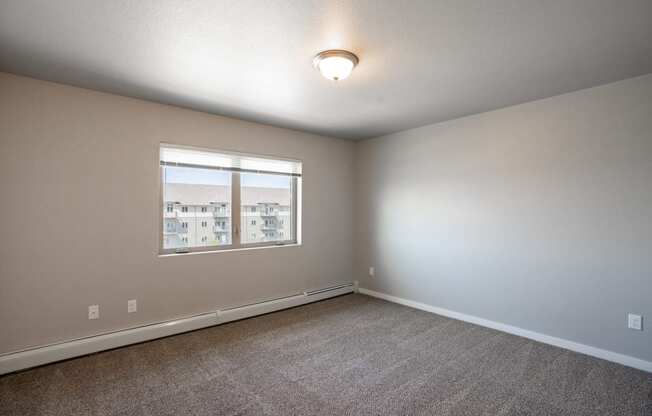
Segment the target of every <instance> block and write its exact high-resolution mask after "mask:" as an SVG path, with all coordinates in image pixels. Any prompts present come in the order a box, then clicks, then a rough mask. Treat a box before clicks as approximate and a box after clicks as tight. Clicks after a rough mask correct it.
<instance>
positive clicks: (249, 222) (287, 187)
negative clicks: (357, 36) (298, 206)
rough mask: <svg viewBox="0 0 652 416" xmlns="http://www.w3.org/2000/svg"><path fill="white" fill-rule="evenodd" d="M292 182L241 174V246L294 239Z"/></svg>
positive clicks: (264, 176)
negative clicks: (292, 237)
mask: <svg viewBox="0 0 652 416" xmlns="http://www.w3.org/2000/svg"><path fill="white" fill-rule="evenodd" d="M292 182H293V178H292V177H291V176H283V175H265V174H256V173H242V174H240V199H241V204H242V208H241V210H240V212H241V213H242V221H241V223H242V224H243V230H242V239H243V241H242V244H255V243H264V242H281V241H286V240H289V236H291V235H293V230H292V229H291V224H292V223H293V221H292V220H291V219H292V218H291V217H292V213H293V211H294V210H293V207H292V204H293V195H292V192H293V186H292ZM281 233H282V234H281Z"/></svg>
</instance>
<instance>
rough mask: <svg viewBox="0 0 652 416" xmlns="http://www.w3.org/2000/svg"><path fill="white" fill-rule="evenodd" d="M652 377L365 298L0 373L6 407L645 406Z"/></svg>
mask: <svg viewBox="0 0 652 416" xmlns="http://www.w3.org/2000/svg"><path fill="white" fill-rule="evenodd" d="M651 392H652V374H649V373H645V372H642V371H638V370H634V369H631V368H627V367H623V366H621V365H617V364H613V363H609V362H606V361H602V360H598V359H595V358H591V357H588V356H585V355H581V354H576V353H573V352H569V351H565V350H562V349H559V348H555V347H551V346H547V345H544V344H540V343H537V342H533V341H529V340H527V339H524V338H519V337H516V336H512V335H508V334H504V333H501V332H497V331H493V330H490V329H486V328H482V327H479V326H475V325H471V324H467V323H463V322H460V321H455V320H452V319H448V318H443V317H440V316H437V315H433V314H430V313H426V312H421V311H418V310H414V309H410V308H406V307H403V306H399V305H395V304H392V303H388V302H384V301H381V300H377V299H373V298H370V297H366V296H362V295H347V296H342V297H339V298H335V299H331V300H327V301H323V302H318V303H315V304H311V305H306V306H302V307H299V308H295V309H290V310H286V311H282V312H277V313H273V314H270V315H265V316H261V317H257V318H253V319H248V320H244V321H240V322H234V323H230V324H226V325H222V326H218V327H213V328H208V329H204V330H200V331H195V332H192V333H187V334H182V335H177V336H174V337H170V338H165V339H161V340H156V341H152V342H147V343H144V344H139V345H133V346H129V347H125V348H121V349H117V350H113V351H107V352H103V353H99V354H94V355H91V356H87V357H82V358H78V359H74V360H69V361H65V362H61V363H56V364H52V365H48V366H44V367H40V368H36V369H33V370H28V371H24V372H21V373H16V374H10V375H7V376H4V377H1V378H0V400H1V403H0V414H2V415H78V414H79V415H86V414H88V415H471V416H479V415H592V416H597V415H636V416H640V415H652V404H651V403H652V397H650V395H651Z"/></svg>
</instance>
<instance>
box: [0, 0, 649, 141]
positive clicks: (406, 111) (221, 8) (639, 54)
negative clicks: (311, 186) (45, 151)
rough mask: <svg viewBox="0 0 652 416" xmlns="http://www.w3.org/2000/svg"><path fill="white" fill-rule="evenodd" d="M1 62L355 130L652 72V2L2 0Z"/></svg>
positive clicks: (81, 81) (70, 79)
mask: <svg viewBox="0 0 652 416" xmlns="http://www.w3.org/2000/svg"><path fill="white" fill-rule="evenodd" d="M329 48H343V49H348V50H351V51H353V52H354V53H356V54H357V55H358V56H359V57H360V64H359V66H358V67H357V68H356V69H355V71H354V72H353V74H352V75H351V76H350V77H349V78H348V79H346V80H343V81H340V82H337V83H335V82H333V81H328V80H326V79H324V78H322V77H321V76H320V74H319V73H318V72H317V71H316V70H315V69H314V68H313V67H312V65H311V61H312V57H313V56H314V55H315V54H316V53H317V52H319V51H321V50H324V49H329ZM0 70H2V71H6V72H12V73H17V74H22V75H27V76H32V77H35V78H40V79H45V80H51V81H56V82H61V83H65V84H71V85H77V86H82V87H87V88H92V89H96V90H101V91H107V92H113V93H117V94H121V95H127V96H132V97H138V98H144V99H147V100H152V101H157V102H161V103H167V104H173V105H178V106H182V107H188V108H193V109H197V110H202V111H206V112H210V113H215V114H222V115H227V116H232V117H237V118H241V119H246V120H252V121H258V122H263V123H268V124H273V125H277V126H283V127H289V128H293V129H298V130H305V131H310V132H315V133H319V134H324V135H328V136H336V137H342V138H349V139H360V138H367V137H374V136H379V135H383V134H387V133H391V132H395V131H400V130H405V129H408V128H412V127H417V126H421V125H425V124H430V123H434V122H438V121H443V120H448V119H452V118H456V117H461V116H464V115H469V114H474V113H479V112H483V111H488V110H492V109H496V108H500V107H505V106H509V105H513V104H518V103H522V102H527V101H532V100H535V99H540V98H544V97H549V96H553V95H557V94H560V93H565V92H569V91H574V90H578V89H582V88H587V87H592V86H595V85H600V84H605V83H608V82H613V81H617V80H620V79H624V78H630V77H633V76H637V75H643V74H647V73H651V72H652V1H650V0H493V1H488V0H486V1H482V0H424V1H418V0H411V1H398V0H367V1H361V0H356V1H351V0H349V1H317V0H265V1H262V0H196V1H182V0H176V1H173V0H131V1H129V0H111V1H106V0H67V1H43V0H2V1H0Z"/></svg>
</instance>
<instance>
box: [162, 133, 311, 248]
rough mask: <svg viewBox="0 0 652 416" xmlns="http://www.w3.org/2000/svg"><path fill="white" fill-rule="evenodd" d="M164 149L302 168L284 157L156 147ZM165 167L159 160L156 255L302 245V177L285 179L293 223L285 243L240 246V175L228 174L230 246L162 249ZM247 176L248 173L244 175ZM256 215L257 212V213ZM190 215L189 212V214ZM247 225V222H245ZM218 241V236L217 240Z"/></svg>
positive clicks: (194, 148) (176, 146)
mask: <svg viewBox="0 0 652 416" xmlns="http://www.w3.org/2000/svg"><path fill="white" fill-rule="evenodd" d="M163 147H172V148H179V149H192V150H200V151H206V152H215V153H219V154H232V155H238V156H246V157H254V158H263V159H272V160H280V161H289V162H294V163H299V164H303V162H302V161H301V160H298V159H291V158H287V157H280V156H275V155H259V154H247V153H240V152H232V151H224V150H220V149H208V148H200V147H194V146H182V145H172V144H167V143H160V144H159V151H160V150H161V149H162V148H163ZM163 169H164V166H162V165H161V164H160V157H159V205H160V206H159V221H160V224H159V255H174V254H188V253H202V252H204V253H210V252H224V251H232V250H240V249H247V248H265V247H279V246H292V245H300V244H301V216H302V215H301V208H302V205H303V204H302V175H301V174H293V175H284V176H292V181H291V188H290V189H291V194H292V200H291V206H290V210H291V213H290V217H291V221H292V233H290V234H291V235H290V236H289V238H287V239H284V240H274V241H262V242H257V243H241V239H242V237H243V236H242V226H241V222H242V215H241V210H242V209H243V207H242V203H241V198H240V191H241V188H240V172H238V171H232V172H231V202H230V203H231V217H230V219H231V244H223V245H214V246H197V247H180V248H174V249H171V248H164V243H165V239H166V238H165V236H164V229H163V228H164V223H165V214H164V209H165V204H166V202H165V201H164V186H165V183H164V175H163V171H164V170H163ZM245 173H248V172H245ZM251 173H260V174H276V173H272V172H251ZM217 210H224V207H222V206H218V207H217ZM256 211H257V210H256ZM188 212H190V210H188ZM245 221H246V219H245ZM217 240H221V236H220V237H219V238H217Z"/></svg>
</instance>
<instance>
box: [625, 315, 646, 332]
mask: <svg viewBox="0 0 652 416" xmlns="http://www.w3.org/2000/svg"><path fill="white" fill-rule="evenodd" d="M627 327H628V328H629V329H635V330H637V331H642V330H643V317H642V316H641V315H635V314H633V313H630V314H629V315H627Z"/></svg>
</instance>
